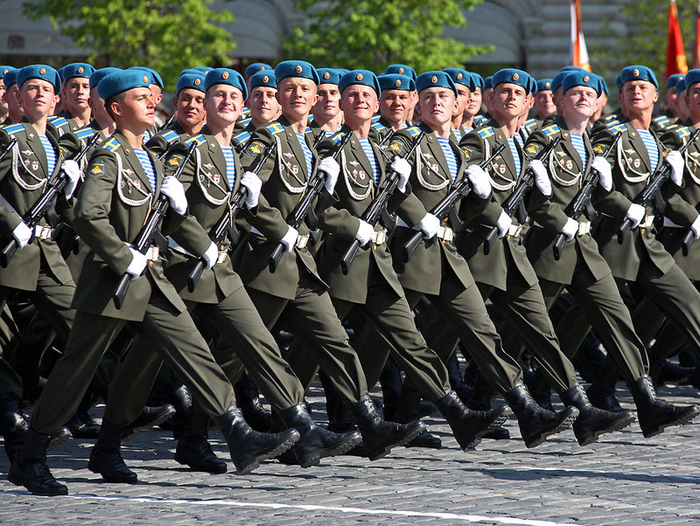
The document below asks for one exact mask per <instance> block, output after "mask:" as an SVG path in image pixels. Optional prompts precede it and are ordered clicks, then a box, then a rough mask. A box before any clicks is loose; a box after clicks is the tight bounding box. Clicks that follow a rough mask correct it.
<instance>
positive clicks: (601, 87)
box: [598, 75, 610, 95]
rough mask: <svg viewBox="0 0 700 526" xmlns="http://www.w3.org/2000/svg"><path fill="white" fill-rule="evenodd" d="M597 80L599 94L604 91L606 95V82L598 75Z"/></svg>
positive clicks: (607, 92) (607, 91)
mask: <svg viewBox="0 0 700 526" xmlns="http://www.w3.org/2000/svg"><path fill="white" fill-rule="evenodd" d="M598 80H599V81H600V94H601V95H602V94H603V92H605V94H606V95H608V94H609V93H610V90H609V89H608V83H607V82H606V81H605V79H604V78H603V77H601V76H600V75H598Z"/></svg>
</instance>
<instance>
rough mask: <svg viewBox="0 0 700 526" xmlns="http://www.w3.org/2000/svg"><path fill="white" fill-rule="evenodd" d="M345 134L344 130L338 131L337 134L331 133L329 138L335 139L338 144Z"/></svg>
mask: <svg viewBox="0 0 700 526" xmlns="http://www.w3.org/2000/svg"><path fill="white" fill-rule="evenodd" d="M344 135H345V133H344V132H338V133H336V134H335V135H331V136H330V137H329V139H330V140H331V141H333V142H334V143H335V144H336V145H338V144H340V141H342V140H343V136H344Z"/></svg>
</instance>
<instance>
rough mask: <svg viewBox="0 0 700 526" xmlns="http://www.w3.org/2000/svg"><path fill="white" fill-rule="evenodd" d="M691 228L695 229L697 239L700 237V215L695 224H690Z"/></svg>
mask: <svg viewBox="0 0 700 526" xmlns="http://www.w3.org/2000/svg"><path fill="white" fill-rule="evenodd" d="M690 229H691V230H692V231H693V235H694V236H695V239H700V216H698V217H696V218H695V221H693V224H692V225H690Z"/></svg>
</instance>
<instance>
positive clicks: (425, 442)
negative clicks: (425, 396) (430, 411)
mask: <svg viewBox="0 0 700 526" xmlns="http://www.w3.org/2000/svg"><path fill="white" fill-rule="evenodd" d="M420 402H421V394H420V393H419V392H418V391H416V390H415V389H411V388H410V387H409V386H408V385H407V384H405V383H404V385H403V390H402V392H401V400H400V402H399V408H398V411H397V412H396V421H397V422H398V423H400V424H408V423H409V422H414V421H416V420H419V419H420V416H421V415H420ZM405 445H406V447H423V448H428V449H440V448H442V441H441V440H440V439H439V438H438V437H436V436H435V435H433V434H431V433H430V431H428V429H427V428H426V429H425V430H424V431H423V432H422V433H421V434H420V435H418V436H417V437H416V438H414V439H413V440H411V441H410V442H408V443H406V444H405Z"/></svg>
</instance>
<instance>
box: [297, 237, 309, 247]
mask: <svg viewBox="0 0 700 526" xmlns="http://www.w3.org/2000/svg"><path fill="white" fill-rule="evenodd" d="M308 244H309V234H304V235H303V236H299V238H298V239H297V248H306V245H308Z"/></svg>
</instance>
